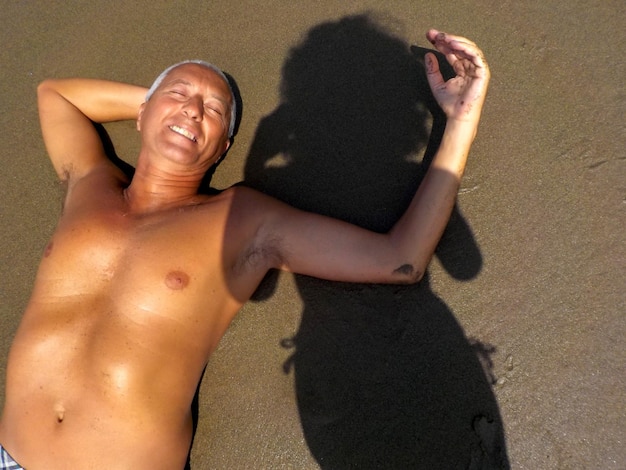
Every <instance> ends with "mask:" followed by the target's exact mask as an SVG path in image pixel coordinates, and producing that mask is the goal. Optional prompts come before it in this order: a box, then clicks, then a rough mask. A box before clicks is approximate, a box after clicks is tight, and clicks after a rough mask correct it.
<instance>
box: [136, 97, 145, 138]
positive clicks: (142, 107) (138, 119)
mask: <svg viewBox="0 0 626 470" xmlns="http://www.w3.org/2000/svg"><path fill="white" fill-rule="evenodd" d="M145 109H146V103H145V102H144V103H141V106H139V113H137V124H136V127H137V130H138V131H140V132H141V117H142V116H143V112H144V110H145Z"/></svg>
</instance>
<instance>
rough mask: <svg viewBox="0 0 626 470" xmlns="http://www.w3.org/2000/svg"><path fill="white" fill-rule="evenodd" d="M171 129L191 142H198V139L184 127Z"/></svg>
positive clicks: (172, 127)
mask: <svg viewBox="0 0 626 470" xmlns="http://www.w3.org/2000/svg"><path fill="white" fill-rule="evenodd" d="M169 128H170V129H171V130H173V131H174V132H176V133H177V134H180V135H182V136H183V137H185V138H187V139H189V140H191V141H192V142H198V139H196V136H195V135H193V134H192V133H191V132H189V131H188V130H187V129H183V128H182V127H178V126H169Z"/></svg>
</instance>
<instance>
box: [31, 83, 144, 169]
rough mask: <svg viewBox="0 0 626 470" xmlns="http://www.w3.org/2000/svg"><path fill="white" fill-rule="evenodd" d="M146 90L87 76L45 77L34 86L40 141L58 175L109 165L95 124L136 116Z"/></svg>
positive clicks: (134, 117)
mask: <svg viewBox="0 0 626 470" xmlns="http://www.w3.org/2000/svg"><path fill="white" fill-rule="evenodd" d="M145 94H146V88H144V87H139V86H134V85H128V84H123V83H117V82H109V81H104V80H91V79H76V78H72V79H49V80H45V81H44V82H42V83H41V84H40V85H39V87H38V88H37V99H38V106H39V120H40V123H41V131H42V134H43V139H44V143H45V145H46V149H47V151H48V155H49V156H50V160H51V161H52V165H53V166H54V169H55V170H56V172H57V174H58V175H59V178H61V180H63V181H67V180H70V179H80V178H82V177H83V176H85V175H86V174H88V173H89V172H90V171H92V170H93V169H94V168H97V167H98V166H100V165H102V164H105V163H106V164H108V163H107V162H108V159H107V157H106V155H105V153H104V149H103V146H102V142H101V141H100V137H99V136H98V133H97V131H96V129H95V127H94V126H93V123H92V121H93V122H98V123H104V122H111V121H121V120H126V119H136V118H137V113H138V111H139V106H140V105H141V103H143V101H144V97H145Z"/></svg>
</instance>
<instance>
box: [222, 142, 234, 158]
mask: <svg viewBox="0 0 626 470" xmlns="http://www.w3.org/2000/svg"><path fill="white" fill-rule="evenodd" d="M231 143H232V140H231V139H228V140H227V141H226V143H225V144H224V150H223V151H222V155H224V154H225V153H226V150H228V149H229V148H230V144H231Z"/></svg>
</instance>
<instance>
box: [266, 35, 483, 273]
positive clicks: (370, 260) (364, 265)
mask: <svg viewBox="0 0 626 470" xmlns="http://www.w3.org/2000/svg"><path fill="white" fill-rule="evenodd" d="M427 37H428V39H429V40H430V41H431V42H432V43H433V45H434V46H435V47H436V48H437V50H438V51H439V52H441V53H442V54H444V55H445V57H446V59H447V60H448V62H449V63H450V64H451V65H452V67H453V68H454V70H455V72H456V74H457V75H456V77H454V78H452V79H450V80H448V81H444V79H443V77H442V75H441V73H440V70H439V65H438V62H437V59H436V57H435V55H434V54H432V53H429V54H427V55H426V68H427V75H428V81H429V84H430V87H431V89H432V92H433V95H434V96H435V98H436V99H437V102H438V103H439V105H440V107H441V108H442V110H443V111H444V112H445V113H446V116H447V123H446V128H445V131H444V135H443V138H442V141H441V144H440V146H439V149H438V151H437V153H436V154H435V157H434V158H433V161H432V162H431V165H430V167H429V169H428V171H427V173H426V175H425V177H424V179H423V181H422V183H421V184H420V187H419V189H418V191H417V193H416V194H415V196H414V198H413V200H412V202H411V204H410V205H409V208H408V209H407V211H406V212H405V214H404V215H403V216H402V217H401V218H400V220H399V221H398V222H397V223H396V224H395V225H394V227H393V228H392V229H391V231H390V232H389V233H386V234H379V233H374V232H370V231H367V230H365V229H362V228H359V227H356V226H353V225H350V224H348V223H346V222H342V221H339V220H335V219H331V218H328V217H324V216H320V215H315V214H309V213H304V212H301V211H298V210H296V209H293V208H289V207H288V206H287V207H286V206H285V205H283V204H281V203H279V202H278V201H275V202H267V203H266V204H265V209H266V210H265V211H264V214H265V216H264V221H263V223H262V225H261V228H260V229H259V231H258V233H257V240H258V239H261V240H263V242H262V244H264V245H265V246H267V247H271V249H269V250H268V252H270V253H275V254H276V255H275V256H273V257H272V258H271V259H272V260H273V265H272V266H271V267H276V268H280V269H283V270H287V271H291V272H297V273H301V274H307V275H310V276H314V277H319V278H323V279H329V280H337V281H350V282H375V283H411V282H417V281H419V280H420V279H421V278H422V276H423V275H424V273H425V271H426V268H427V266H428V263H429V262H430V259H431V258H432V255H433V253H434V251H435V248H436V246H437V243H438V242H439V239H440V238H441V235H442V233H443V231H444V229H445V227H446V225H447V223H448V220H449V217H450V214H451V212H452V209H453V206H454V202H455V200H456V195H457V192H458V188H459V185H460V180H461V177H462V175H463V172H464V169H465V164H466V161H467V156H468V153H469V150H470V147H471V144H472V142H473V140H474V137H475V135H476V131H477V127H478V122H479V120H480V114H481V110H482V106H483V103H484V100H485V95H486V92H487V85H488V82H489V78H490V73H489V68H488V66H487V63H486V62H485V60H484V58H483V55H482V52H481V51H480V49H478V47H477V46H476V45H475V44H474V43H472V42H471V41H469V40H467V39H465V38H462V37H458V36H452V35H448V34H445V33H440V32H439V31H436V30H430V31H429V32H428V34H427Z"/></svg>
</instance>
